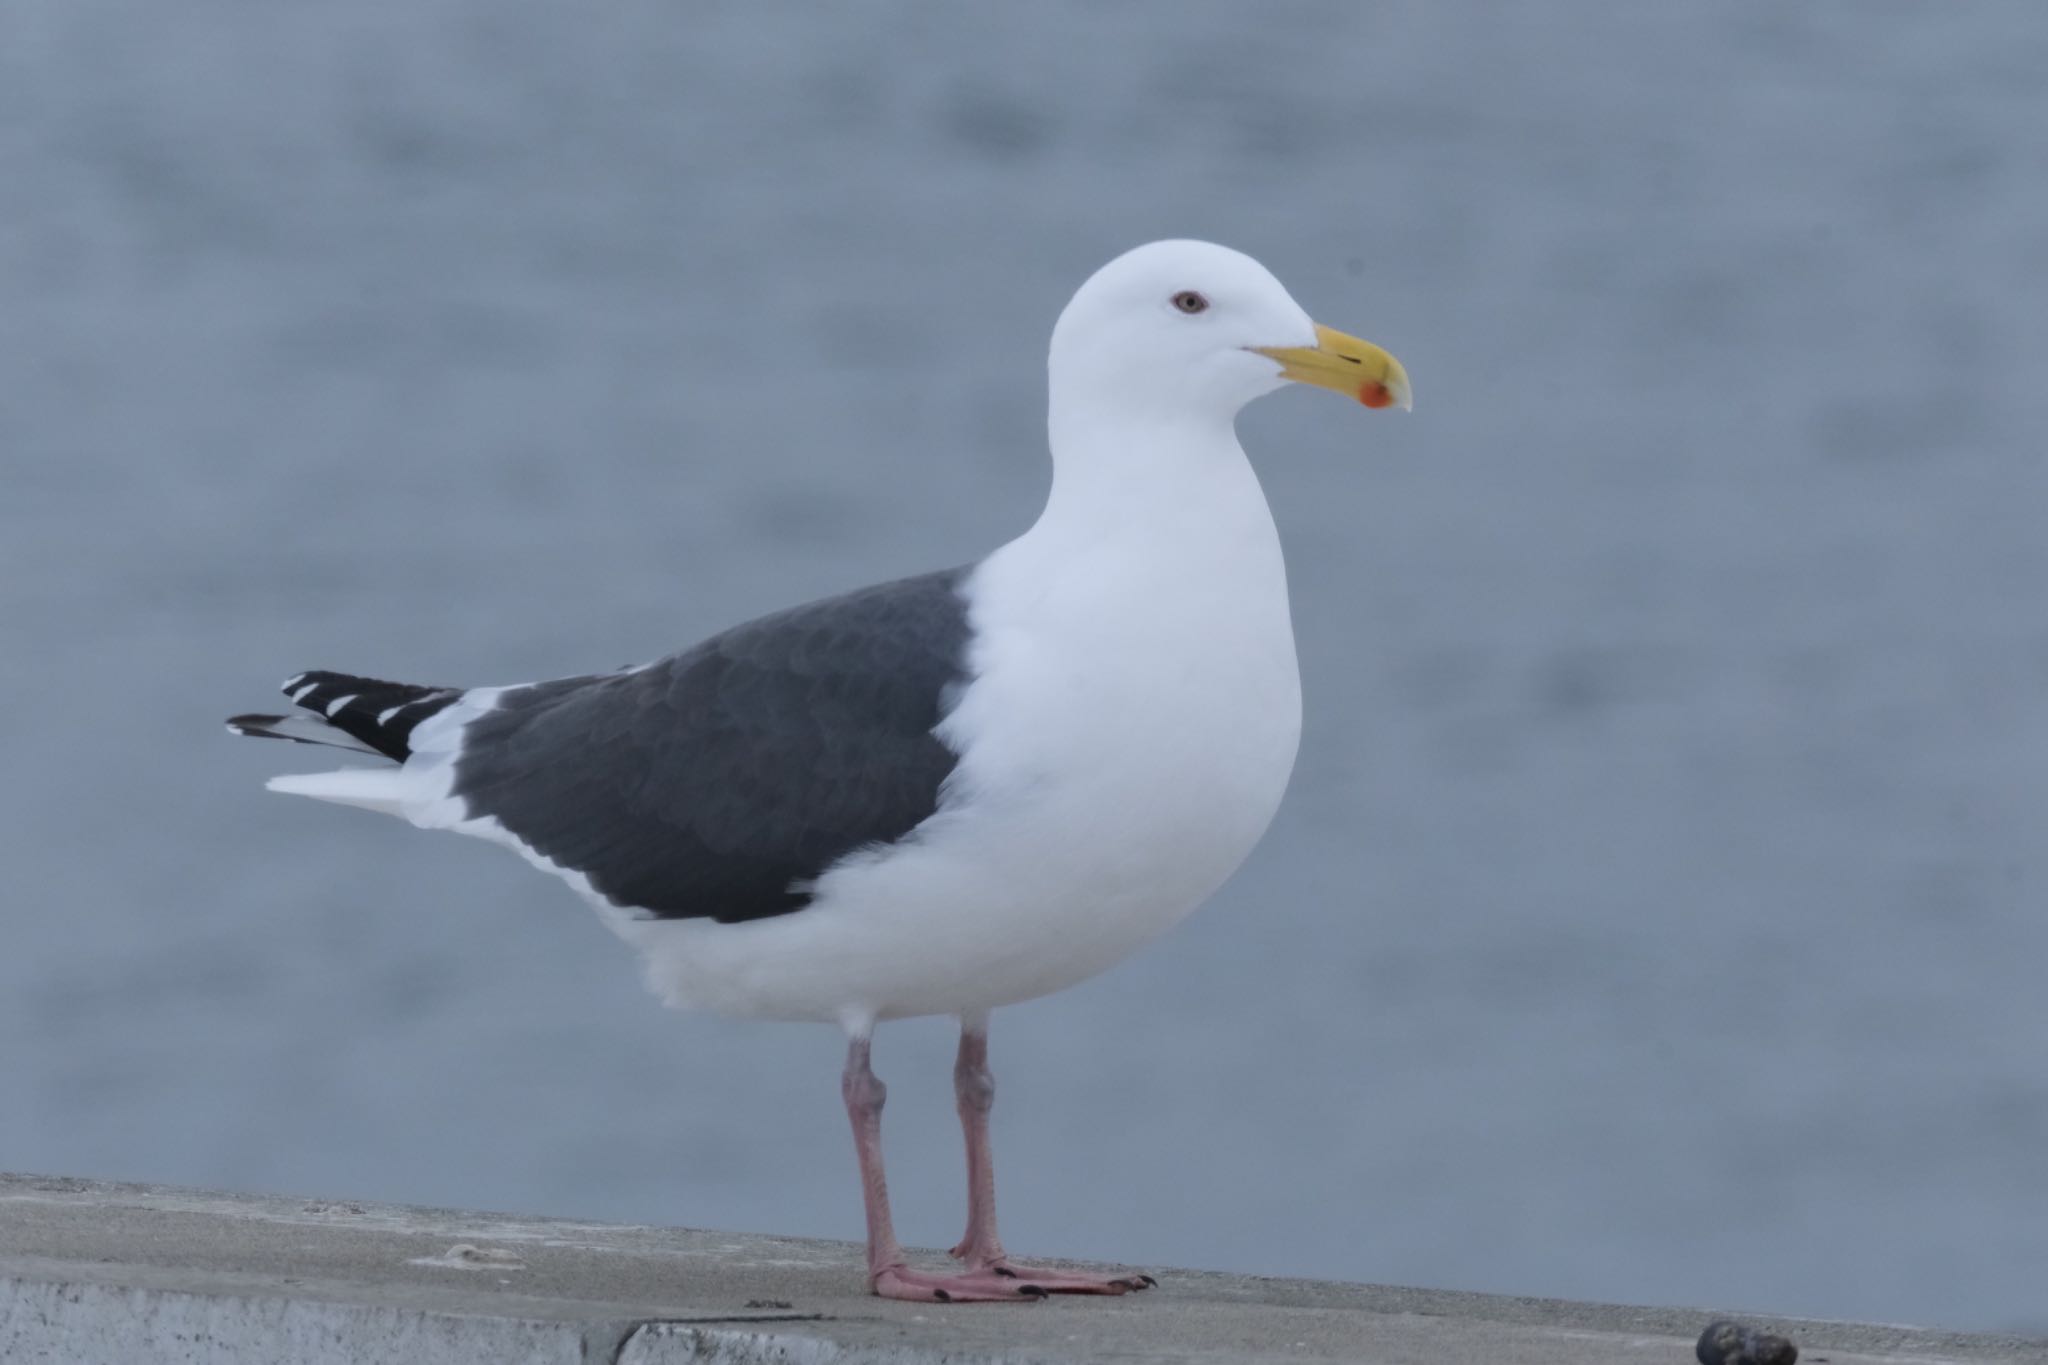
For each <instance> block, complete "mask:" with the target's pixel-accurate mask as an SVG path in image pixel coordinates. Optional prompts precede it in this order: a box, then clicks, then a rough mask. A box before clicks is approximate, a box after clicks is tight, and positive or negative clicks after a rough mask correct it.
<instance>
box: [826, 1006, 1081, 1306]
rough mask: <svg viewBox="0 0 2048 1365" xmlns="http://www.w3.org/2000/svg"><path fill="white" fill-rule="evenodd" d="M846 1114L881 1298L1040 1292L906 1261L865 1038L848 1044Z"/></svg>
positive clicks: (983, 1297)
mask: <svg viewBox="0 0 2048 1365" xmlns="http://www.w3.org/2000/svg"><path fill="white" fill-rule="evenodd" d="M839 1089H840V1093H841V1094H842V1095H844V1096H845V1098H846V1116H847V1118H848V1119H850V1120H851V1121H852V1123H853V1149H854V1152H855V1154H856V1155H857V1156H859V1158H860V1186H861V1196H862V1198H863V1199H864V1200H865V1201H866V1204H867V1215H868V1286H869V1288H871V1289H873V1290H874V1292H875V1293H877V1294H879V1295H881V1296H882V1297H883V1298H885V1299H909V1300H911V1301H913V1302H916V1303H976V1302H983V1301H996V1300H1012V1301H1014V1300H1018V1299H1027V1298H1043V1297H1044V1296H1045V1291H1044V1290H1042V1289H1039V1290H1033V1291H1027V1290H1026V1289H1025V1288H1024V1287H1023V1286H1022V1285H1020V1284H1019V1283H1018V1282H1017V1281H1016V1280H1014V1279H1008V1278H1005V1277H1003V1276H1000V1275H993V1274H988V1273H973V1272H970V1273H968V1274H965V1275H932V1274H927V1273H926V1272H924V1271H921V1270H912V1269H911V1268H910V1267H909V1266H908V1265H906V1264H905V1263H904V1257H903V1248H902V1246H901V1245H899V1244H898V1243H897V1241H896V1228H895V1226H894V1224H893V1223H892V1222H891V1221H890V1219H889V1182H888V1180H887V1178H886V1177H885V1176H884V1175H883V1174H882V1103H883V1101H885V1100H887V1099H888V1098H889V1089H888V1087H887V1086H885V1085H883V1084H882V1082H881V1080H880V1078H878V1077H877V1076H876V1075H875V1073H874V1071H873V1070H872V1069H870V1068H869V1066H868V1040H867V1039H866V1038H865V1037H855V1038H854V1039H852V1040H851V1042H849V1043H848V1045H847V1049H846V1074H845V1076H843V1077H842V1078H841V1080H840V1083H839Z"/></svg>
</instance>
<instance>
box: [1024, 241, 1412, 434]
mask: <svg viewBox="0 0 2048 1365" xmlns="http://www.w3.org/2000/svg"><path fill="white" fill-rule="evenodd" d="M1048 363H1049V368H1050V372H1051V380H1052V396H1053V404H1054V407H1055V409H1058V408H1059V407H1060V406H1061V405H1062V404H1064V403H1068V402H1082V403H1086V404H1088V405H1089V406H1091V407H1099V406H1101V405H1103V404H1105V403H1114V404H1116V405H1118V406H1120V407H1123V408H1125V409H1127V410H1129V409H1144V410H1152V411H1157V412H1160V413H1196V414H1202V415H1208V416H1215V417H1218V418H1220V419H1222V420H1225V421H1227V420H1229V419H1230V418H1232V417H1234V416H1236V414H1237V410H1238V409H1239V408H1241V407H1243V406H1244V405H1245V404H1246V403H1249V402H1250V401H1251V400H1252V399H1254V398H1257V397H1258V396H1259V395H1261V394H1265V393H1271V392H1272V391H1273V390H1274V389H1277V388H1279V387H1280V386H1281V385H1282V384H1284V383H1287V382H1289V381H1293V382H1295V383H1301V384H1313V385H1315V386H1317V387H1318V388H1325V389H1333V390H1335V391H1336V392H1338V393H1342V394H1345V395H1346V396H1348V397H1351V398H1354V399H1356V400H1358V401H1359V402H1362V403H1364V404H1365V405H1366V406H1367V407H1374V408H1384V407H1399V408H1406V407H1408V406H1409V402H1410V399H1409V388H1408V374H1407V372H1406V371H1405V370H1403V369H1402V368H1401V362H1400V361H1398V360H1396V359H1394V357H1392V356H1391V355H1388V354H1387V353H1386V352H1385V351H1383V350H1381V349H1380V348H1379V347H1377V346H1375V345H1373V344H1372V343H1371V342H1368V341H1360V340H1359V339H1358V338H1357V337H1353V336H1347V335H1345V334H1344V333H1342V332H1339V331H1335V330H1333V329H1331V328H1328V327H1321V326H1318V325H1317V324H1316V323H1315V322H1314V320H1312V319H1311V318H1310V317H1309V315H1308V314H1307V313H1305V312H1303V311H1302V308H1301V305H1300V304H1298V303H1296V302H1295V301H1294V300H1293V298H1291V297H1290V296H1289V295H1288V293H1287V290H1286V289H1284V288H1283V287H1282V286H1281V284H1280V281H1278V280H1276V279H1274V278H1273V274H1272V272H1271V271H1269V270H1267V269H1266V267H1264V266H1262V265H1260V264H1259V263H1258V262H1257V261H1255V260H1253V259H1252V258H1251V257H1249V256H1247V255H1245V254H1244V253H1243V252H1239V251H1232V250H1231V249H1230V248H1229V247H1223V246H1216V245H1215V244H1213V243H1210V242H1186V241H1170V242H1152V243H1149V244H1147V245H1145V246H1141V247H1137V248H1135V249H1134V250H1131V251H1127V252H1125V253H1124V254H1123V255H1121V256H1119V257H1117V258H1116V259H1115V260H1113V261H1111V262H1110V263H1109V264H1108V265H1105V266H1104V267H1102V269H1100V270H1098V271H1096V272H1095V273H1094V275H1092V276H1090V277H1089V279H1088V282H1087V283H1086V284H1084V285H1082V286H1081V288H1080V291H1079V292H1078V293H1076V294H1075V295H1074V298H1073V301H1072V302H1071V303H1069V304H1068V305H1067V306H1066V310H1065V311H1064V312H1062V313H1061V314H1060V319H1059V322H1058V323H1057V324H1056V325H1055V326H1054V327H1053V331H1052V353H1051V356H1050V359H1049V362H1048Z"/></svg>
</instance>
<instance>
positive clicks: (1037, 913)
mask: <svg viewBox="0 0 2048 1365" xmlns="http://www.w3.org/2000/svg"><path fill="white" fill-rule="evenodd" d="M1047 375H1048V410H1047V422H1046V427H1047V437H1048V444H1049V445H1050V448H1051V453H1052V462H1053V482H1052V489H1051V493H1050V494H1049V496H1048V498H1047V501H1046V505H1045V509H1044V511H1043V512H1042V513H1041V514H1040V516H1039V517H1038V519H1037V521H1036V522H1035V523H1033V525H1032V526H1031V528H1030V529H1029V530H1027V531H1025V532H1024V534H1022V535H1021V536H1019V537H1017V538H1016V539H1015V540H1012V541H1010V542H1009V543H1008V544H1006V545H1004V546H1002V547H1001V548H999V549H997V550H996V551H994V552H993V553H992V554H990V555H988V557H986V558H985V559H982V560H980V561H979V562H977V563H973V564H969V565H966V566H964V567H960V568H953V569H946V570H943V571H940V572H937V573H927V574H923V575H919V576H917V577H912V578H904V579H899V580H897V581H895V582H890V583H883V584H880V585H878V586H874V587H868V588H862V589H860V590H858V591H855V592H851V593H847V594H846V595H844V596H840V597H833V598H828V599H825V600H823V601H818V602H812V603H809V604H808V605H804V606H798V607H792V608H790V609H788V610H785V611H781V612H777V613H775V614H773V615H769V616H764V617H761V618H760V619H758V620H754V621H749V622H747V623H746V624H744V625H739V626H735V627H733V628H732V629H730V630H727V631H725V632H724V633H723V634H720V635H715V636H713V637H712V638H710V639H708V640H705V641H703V642H702V643H700V644H697V645H694V646H692V647H691V648H688V649H685V650H683V651H681V652H680V653H676V654H671V655H669V656H667V657H665V658H661V659H657V660H656V661H654V662H653V663H650V664H646V665H643V666H639V667H633V668H626V669H621V670H617V671H613V672H605V673H593V674H587V675H583V676H578V677H570V678H561V679H557V680H554V681H550V682H538V683H524V684H515V685H512V686H506V687H477V688H459V687H429V686H420V685H416V684H409V683H393V682H383V681H379V680H376V679H372V678H364V677H358V676H355V675H351V674H346V673H334V672H325V671H321V672H309V673H301V674H298V675H297V676H296V677H293V678H291V679H289V680H287V681H286V682H285V684H284V688H283V690H284V692H285V695H286V696H288V697H289V698H290V699H291V701H292V702H293V703H294V705H295V706H296V707H297V708H298V710H297V711H296V712H295V713H292V714H287V715H242V716H236V717H234V718H233V719H231V720H230V721H229V722H228V727H229V729H230V730H232V731H234V732H235V733H237V734H243V735H256V736H264V737H268V738H277V739H288V740H296V741H299V742H302V743H311V744H326V745H333V746H336V747H339V748H343V749H353V750H358V751H361V752H363V753H367V754H371V755H375V756H377V757H379V758H382V759H386V760H390V761H391V762H390V763H387V764H383V765H380V766H377V767H374V768H370V767H353V768H344V769H341V770H338V771H330V772H317V773H307V774H298V775H291V776H281V777H276V778H273V779H271V781H270V782H269V783H268V786H269V787H270V789H271V790H273V791H279V792H288V793H293V794H296V795H300V796H310V797H315V798H317V799H319V800H323V801H331V802H337V803H340V804H342V805H350V806H360V807H364V808H367V809H369V810H374V811H381V812H384V813H387V814H390V815H396V816H399V817H401V818H403V819H406V820H409V821H411V822H412V823H413V824H415V825H417V826H420V827H421V828H425V829H445V830H453V831H456V832H457V833H461V834H470V835H475V836H476V837H478V838H481V839H487V840H490V841H491V842H493V843H498V844H503V845H505V846H506V847H508V848H510V849H512V850H514V851H515V852H517V853H518V854H519V855H520V856H522V857H523V858H525V859H526V860H527V861H528V862H530V863H532V864H533V865H534V866H535V867H538V868H541V869H543V870H545V871H548V872H551V873H553V874H555V875H556V876H558V877H560V878H561V879H562V880H564V881H566V882H568V883H569V885H570V886H572V887H574V888H575V889H576V891H578V892H579V893H581V895H582V896H583V898H584V899H585V900H587V901H589V902H590V904H591V905H592V906H594V907H595V908H596V909H597V911H598V912H599V914H600V915H601V916H602V918H603V919H604V920H605V921H606V922H607V923H608V924H609V925H610V927H611V928H612V929H613V930H614V931H616V932H617V933H618V934H619V935H620V936H621V937H622V938H624V939H625V940H626V941H627V942H628V943H629V944H631V945H632V946H633V947H635V948H637V949H638V950H639V952H640V954H641V955H642V957H643V959H644V962H645V966H646V972H647V978H648V982H649V984H650V986H651V987H652V988H653V990H654V991H655V992H656V994H658V995H659V996H661V997H662V999H663V1000H664V1001H665V1002H666V1003H668V1004H669V1005H672V1006H675V1007H678V1008H701V1009H709V1010H713V1011H718V1012H722V1013H726V1014H731V1015H739V1016H747V1017H756V1018H768V1019H788V1020H811V1021H819V1022H825V1023H831V1024H836V1025H838V1026H839V1027H840V1028H841V1029H842V1030H843V1031H844V1032H845V1035H846V1038H847V1053H846V1068H845V1072H844V1075H843V1077H842V1081H841V1094H842V1098H843V1099H844V1102H845V1105H846V1113H847V1117H848V1119H849V1120H850V1121H851V1124H852V1127H853V1139H854V1150H855V1154H856V1156H857V1157H858V1160H859V1166H860V1179H861V1192H862V1195H863V1199H864V1203H865V1207H866V1215H867V1277H868V1284H869V1287H870V1289H871V1290H872V1291H873V1292H874V1293H875V1294H877V1295H880V1296H882V1297H885V1298H891V1299H905V1300H911V1301H916V1302H926V1303H932V1302H939V1303H962V1302H977V1301H1002V1300H1011V1301H1016V1300H1031V1299H1039V1298H1043V1297H1044V1296H1045V1295H1047V1294H1053V1293H1073V1294H1121V1293H1125V1292H1127V1291H1129V1290H1133V1289H1141V1288H1145V1287H1148V1286H1150V1285H1152V1284H1153V1283H1154V1281H1153V1279H1152V1277H1150V1276H1149V1275H1143V1274H1138V1273H1123V1274H1109V1275H1093V1274H1081V1273H1076V1272H1071V1271H1065V1270H1054V1269H1047V1268H1034V1267H1029V1266H1025V1265H1020V1264H1016V1263H1013V1262H1012V1261H1011V1260H1010V1258H1009V1256H1008V1254H1007V1253H1006V1252H1005V1251H1004V1250H1003V1244H1002V1241H1001V1239H1000V1238H999V1237H998V1235H997V1232H996V1210H995V1170H994V1165H993V1161H992V1157H991V1154H990V1145H989V1112H990V1107H991V1105H992V1103H993V1101H994V1098H995V1083H994V1079H993V1077H992V1075H991V1073H990V1070H989V1064H988V1028H989V1015H990V1012H991V1011H992V1010H994V1009H996V1008H998V1007H1000V1006H1004V1005H1010V1004H1015V1003H1017V1002H1019V1001H1023V1000H1029V999H1032V998H1034V997H1037V996H1041V995H1045V994H1048V993H1050V992H1053V991H1057V990H1061V989H1063V988H1065V987H1067V986H1071V985H1074V984H1075V983H1076V982H1079V981H1082V980H1085V979H1087V978H1088V977H1091V976H1094V975H1095V974H1097V973H1098V972H1101V971H1103V970H1104V969H1106V968H1108V967H1110V966H1112V965H1113V964H1115V963H1116V962H1118V961H1120V960H1121V959H1123V958H1124V957H1125V956H1126V955H1128V954H1129V953H1131V952H1132V951H1134V950H1135V949H1137V948H1139V947H1140V946H1142V945H1144V944H1145V943H1147V942H1148V941H1150V940H1152V939H1154V938H1156V937H1158V936H1159V935H1160V934H1162V933H1163V932H1165V931H1166V930H1167V929H1168V928H1170V927H1172V926H1173V925H1174V924H1176V923H1178V922H1179V921H1180V920H1181V919H1183V918H1184V917H1186V916H1187V915H1188V914H1189V913H1190V912H1191V911H1192V910H1194V909H1195V907H1196V906H1198V905H1200V904H1201V903H1202V902H1203V901H1204V900H1206V899H1207V898H1208V897H1209V896H1210V894H1211V893H1213V892H1214V891H1215V890H1216V889H1217V888H1218V887H1219V886H1221V885H1222V884H1223V882H1224V880H1225V879H1226V878H1228V877H1229V876H1230V874H1231V873H1232V872H1233V871H1235V870H1236V868H1237V867H1238V865H1239V864H1240V863H1241V862H1242V861H1243V860H1244V858H1245V856H1246V855H1247V854H1248V853H1250V851H1251V849H1252V846H1253V845H1254V844H1255V843H1257V841H1258V840H1259V838H1260V836H1261V835H1262V834H1263V833H1264V832H1265V829H1266V826H1267V824H1268V823H1269V822H1270V821H1271V820H1272V818H1273V814H1274V811H1275V810H1276V809H1277V808H1278V806H1279V804H1280V797H1281V793H1282V791H1283V790H1284V789H1285V787H1286V785H1287V780H1288V775H1289V773H1290V772H1291V771H1292V769H1293V766H1294V757H1295V748H1296V744H1297V742H1298V740H1299V738H1300V734H1301V685H1300V677H1299V672H1298V668H1297V665H1296V661H1295V652H1294V633H1293V625H1292V622H1291V620H1290V617H1289V611H1288V602H1287V579H1286V568H1285V565H1284V564H1283V563H1282V560H1281V551H1280V539H1279V535H1278V532H1277V531H1276V530H1275V528H1274V524H1273V516H1272V513H1271V511H1270V510H1269V509H1268V508H1267V505H1266V499H1265V496H1264V494H1263V493H1262V492H1261V490H1260V487H1259V482H1258V478H1257V476H1256V475H1255V474H1254V473H1253V471H1252V466H1251V464H1250V462H1249V461H1248V460H1247V459H1246V457H1245V453H1244V450H1243V449H1242V448H1241V447H1240V446H1239V444H1238V441H1237V435H1236V432H1235V429H1234V426H1235V419H1236V416H1237V413H1238V410H1239V409H1241V408H1242V407H1244V405H1245V404H1246V403H1248V402H1250V401H1251V400H1252V399H1254V398H1257V397H1259V396H1261V395H1263V394H1266V393H1268V392H1271V391H1273V390H1275V389H1278V388H1279V387H1281V386H1282V385H1283V384H1284V383H1287V382H1290V381H1292V382H1295V383H1301V384H1309V385H1314V386H1317V387H1320V388H1325V389H1332V390H1335V391H1337V392H1339V393H1342V394H1345V395H1346V396H1348V397H1351V398H1354V399H1356V400H1357V401H1359V402H1361V403H1363V404H1365V405H1366V406H1367V407H1373V408H1386V407H1399V408H1403V409H1406V408H1407V407H1408V406H1409V401H1410V400H1409V385H1408V376H1407V373H1406V372H1405V371H1404V370H1403V369H1402V368H1401V365H1400V363H1399V362H1398V361H1396V360H1395V359H1394V357H1393V356H1391V355H1389V354H1388V353H1387V352H1386V351H1384V350H1382V349H1380V348H1379V347H1377V346H1375V345H1372V344H1371V343H1369V342H1365V341H1361V340H1359V339H1358V338H1356V337H1353V336H1348V335H1346V334H1344V333H1342V332H1338V331H1334V330H1332V329H1330V328H1328V327H1322V326H1318V325H1317V324H1316V323H1314V322H1313V321H1311V320H1310V318H1309V316H1308V314H1307V313H1305V312H1303V311H1302V309H1301V307H1300V305H1298V304H1297V303H1295V301H1294V300H1293V299H1292V298H1291V297H1289V295H1288V293H1287V291H1286V289H1284V288H1283V287H1282V286H1281V284H1280V282H1279V281H1278V280H1276V279H1275V278H1274V277H1273V275H1272V274H1271V273H1270V272H1268V271H1267V270H1266V268H1265V267H1264V266H1262V265H1260V264H1259V263H1258V262H1257V261H1255V260H1253V259H1252V258H1250V257H1249V256H1246V255H1243V254H1241V253H1239V252H1236V251H1233V250H1230V249H1229V248H1227V247H1222V246H1217V245H1213V244H1211V243H1207V242H1195V241H1162V242H1153V243H1150V244H1149V245H1145V246H1140V247H1138V248H1136V249H1134V250H1132V251H1129V252H1127V253H1125V254H1124V255H1122V256H1120V257H1118V258H1117V259H1115V260H1113V261H1111V262H1110V263H1109V264H1108V265H1105V266H1103V267H1102V268H1101V269H1100V270H1098V271H1097V272H1096V273H1095V274H1094V275H1093V276H1092V277H1090V278H1089V279H1088V281H1087V282H1086V283H1085V284H1083V285H1082V286H1081V288H1080V290H1079V292H1077V293H1076V294H1075V295H1074V297H1073V300H1072V301H1071V302H1070V303H1068V304H1067V306H1066V308H1065V309H1064V310H1063V311H1062V312H1061V314H1060V316H1059V320H1058V322H1057V323H1056V324H1055V326H1054V328H1053V333H1052V345H1051V350H1050V354H1049V356H1048V361H1047ZM391 764H395V765H396V766H391ZM922 1015H944V1016H952V1017H954V1018H956V1019H957V1020H958V1021H959V1025H960V1045H959V1052H958V1056H957V1061H956V1064H955V1066H954V1069H953V1079H954V1087H955V1095H956V1100H957V1107H958V1110H959V1116H960V1123H961V1126H962V1130H963V1134H964V1136H965V1139H966V1146H967V1185H968V1190H967V1194H968V1206H967V1207H968V1214H967V1230H966V1235H965V1236H963V1237H962V1238H961V1240H960V1242H959V1244H958V1245H957V1246H955V1247H953V1248H952V1255H953V1256H954V1257H956V1258H958V1259H959V1260H960V1261H961V1262H963V1267H962V1269H961V1270H959V1271H958V1272H957V1273H948V1274H938V1273H933V1272H930V1271H926V1270H922V1269H918V1268H915V1267H913V1266H912V1265H911V1264H909V1262H908V1260H907V1258H906V1257H905V1255H904V1251H903V1248H902V1246H901V1245H900V1244H899V1243H898V1242H897V1240H896V1234H895V1231H894V1228H893V1226H892V1224H891V1222H890V1217H889V1195H888V1186H887V1183H886V1181H885V1179H884V1175H883V1166H882V1142H881V1117H882V1106H883V1101H884V1099H885V1098H886V1095H887V1091H886V1089H885V1088H884V1086H883V1084H882V1082H881V1081H880V1080H879V1079H877V1077H876V1076H875V1073H874V1071H873V1069H872V1068H871V1066H870V1062H869V1047H870V1040H871V1038H872V1035H873V1032H874V1029H875V1026H876V1024H877V1023H879V1022H881V1021H884V1020H889V1019H901V1018H906V1017H912V1016H922Z"/></svg>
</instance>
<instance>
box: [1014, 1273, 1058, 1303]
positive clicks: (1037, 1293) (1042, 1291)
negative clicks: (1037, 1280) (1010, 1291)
mask: <svg viewBox="0 0 2048 1365" xmlns="http://www.w3.org/2000/svg"><path fill="white" fill-rule="evenodd" d="M1010 1278H1011V1279H1015V1278H1016V1276H1014V1275H1012V1276H1011V1277H1010ZM1017 1292H1018V1293H1019V1294H1022V1295H1024V1296H1025V1297H1026V1298H1030V1299H1042V1298H1045V1297H1046V1296H1047V1294H1048V1292H1049V1291H1048V1290H1047V1289H1046V1287H1045V1286H1044V1285H1042V1284H1020V1285H1018V1286H1017Z"/></svg>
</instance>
